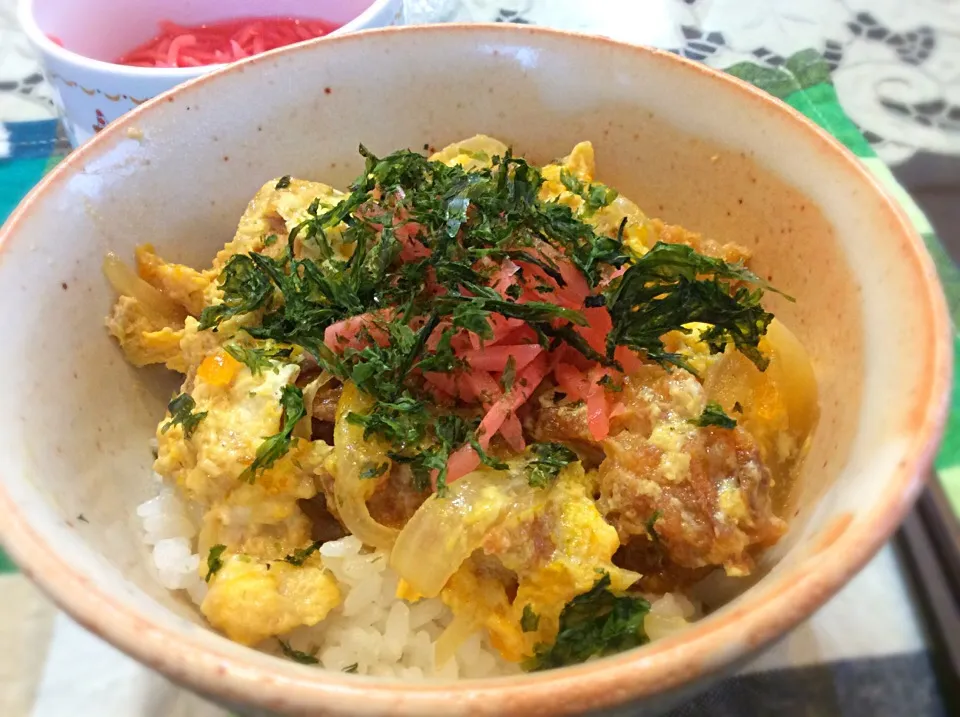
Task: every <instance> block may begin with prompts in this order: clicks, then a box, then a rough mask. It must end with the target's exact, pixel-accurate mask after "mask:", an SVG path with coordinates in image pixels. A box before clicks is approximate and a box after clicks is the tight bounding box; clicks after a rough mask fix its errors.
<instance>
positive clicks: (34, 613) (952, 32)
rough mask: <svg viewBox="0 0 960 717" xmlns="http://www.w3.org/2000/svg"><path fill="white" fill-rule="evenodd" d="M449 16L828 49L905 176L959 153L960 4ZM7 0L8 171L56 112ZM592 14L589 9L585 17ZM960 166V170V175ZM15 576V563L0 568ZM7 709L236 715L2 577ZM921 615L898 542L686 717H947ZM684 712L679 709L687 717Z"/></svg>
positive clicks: (531, 4)
mask: <svg viewBox="0 0 960 717" xmlns="http://www.w3.org/2000/svg"><path fill="white" fill-rule="evenodd" d="M411 4H412V5H422V4H431V5H438V4H439V5H444V6H446V7H445V9H444V10H443V13H444V15H445V17H446V18H447V19H457V20H468V21H493V20H495V21H499V22H528V23H536V24H543V25H550V26H554V27H560V28H567V29H576V30H586V31H591V32H597V33H600V34H605V35H608V36H611V37H614V38H617V39H622V40H629V41H632V42H641V43H646V44H652V45H656V46H659V47H664V48H669V49H673V50H675V51H677V52H679V53H681V54H683V55H685V56H687V57H690V58H692V59H696V60H701V61H704V62H707V63H709V64H711V65H715V66H719V67H728V66H730V65H733V64H735V63H736V62H739V61H742V60H750V61H752V62H755V63H760V64H766V65H769V66H771V67H777V66H779V65H780V64H782V63H783V61H784V58H786V57H787V56H789V55H790V54H791V53H793V52H795V51H797V50H800V49H804V48H811V47H812V48H815V49H817V50H819V51H820V52H821V53H822V54H823V55H824V56H825V57H826V59H827V60H828V62H829V63H830V65H831V69H832V70H833V80H834V83H835V84H836V87H837V90H838V93H839V96H840V99H841V102H842V104H843V106H844V109H845V110H846V112H847V113H848V114H849V116H850V117H851V118H852V119H853V120H854V121H855V122H856V123H857V125H858V126H859V127H860V128H861V130H862V131H863V133H864V135H865V136H866V137H867V139H868V140H869V142H870V143H871V145H872V146H873V147H874V149H875V150H876V152H877V153H878V154H879V155H880V157H881V158H882V159H884V160H885V161H886V162H887V163H889V164H891V165H893V166H894V167H896V166H898V165H903V164H904V163H906V162H908V161H910V160H911V158H914V157H915V156H916V155H918V154H935V155H938V156H944V157H948V158H953V157H960V3H957V2H951V0H911V2H909V3H904V2H901V1H900V0H873V1H870V0H860V1H859V2H858V1H857V0H807V1H805V2H802V3H800V2H796V1H795V0H642V1H641V0H593V2H591V3H589V4H588V3H583V2H580V1H577V0H494V1H490V0H445V2H439V3H437V2H436V0H432V1H431V0H411ZM14 5H15V0H0V121H2V122H3V123H4V124H0V161H3V157H10V156H13V155H15V154H16V147H15V146H14V145H17V139H16V137H12V136H11V130H10V128H11V127H12V126H14V125H13V124H12V123H14V122H18V121H28V120H42V119H51V118H53V117H54V110H53V105H52V102H51V100H50V90H49V87H48V86H47V85H46V84H45V82H44V81H43V77H42V75H41V74H40V73H39V68H38V67H37V65H36V62H35V60H34V58H33V57H32V55H31V53H30V52H29V50H28V48H27V46H26V43H25V41H24V38H23V36H22V35H21V34H20V32H19V30H18V29H17V28H16V24H15V21H14V16H13V15H14V13H13V6H14ZM587 8H589V10H588V9H587ZM957 166H960V165H957ZM0 567H2V566H0ZM0 645H3V646H4V648H5V649H4V650H2V651H0V714H2V715H4V716H7V715H9V716H10V717H19V716H21V715H23V716H26V715H31V716H33V717H60V715H64V716H65V715H70V716H71V717H84V716H87V715H89V716H90V717H93V716H94V715H96V716H100V715H117V716H118V717H127V716H129V717H146V716H147V715H151V716H153V715H155V716H157V717H175V716H179V717H223V716H224V715H226V713H225V712H224V711H223V710H221V709H220V708H217V707H215V706H213V705H210V704H208V703H206V702H204V701H202V700H200V699H199V698H197V697H195V696H193V695H191V694H189V693H187V692H185V691H183V690H181V689H179V688H177V687H175V686H173V685H171V684H170V683H169V682H167V681H166V680H165V679H164V678H162V677H160V676H158V675H156V674H155V673H152V672H150V671H149V670H146V669H145V668H143V667H141V666H140V665H138V664H137V663H135V662H133V661H131V660H129V659H128V658H126V657H124V656H123V655H121V654H119V653H118V652H117V651H115V650H114V649H113V648H111V647H109V646H107V645H106V644H104V643H102V642H100V641H99V640H97V639H96V638H94V637H92V636H90V635H89V634H87V633H86V632H85V631H84V630H82V629H81V628H80V627H78V626H77V625H75V624H74V623H73V622H72V621H71V620H69V619H68V618H67V617H66V616H64V615H63V614H61V613H58V612H57V611H56V610H55V609H54V608H53V607H52V606H51V605H49V603H47V602H46V601H45V600H44V599H43V598H42V597H41V596H39V595H38V594H37V592H36V590H35V589H34V588H33V587H32V586H31V585H30V584H29V583H27V581H26V580H25V579H23V578H22V577H20V576H16V575H0ZM943 692H944V688H943V683H941V682H939V681H938V679H937V677H936V670H935V669H934V659H933V657H932V656H931V652H930V650H929V641H928V639H927V636H926V635H925V627H924V624H923V621H922V619H921V617H920V615H919V614H918V612H917V611H916V609H915V608H914V600H913V598H912V595H911V589H910V586H909V583H908V582H907V580H906V579H905V578H904V575H903V572H902V569H901V566H900V563H899V559H898V556H897V555H896V553H895V552H894V550H893V548H891V547H887V548H885V549H884V550H883V551H881V553H880V554H879V555H878V556H877V558H876V559H875V560H874V561H873V562H872V563H871V564H870V565H869V566H868V567H867V568H866V569H865V570H864V571H863V572H862V573H861V574H860V575H859V576H858V577H857V578H855V579H854V580H853V582H851V583H850V585H848V586H847V587H846V588H845V589H844V590H843V591H842V592H841V593H840V594H839V595H838V596H836V597H835V598H834V599H833V600H832V601H831V602H830V603H828V605H827V606H826V607H824V608H823V609H822V610H821V611H820V612H819V613H817V614H816V615H815V616H814V617H813V618H811V619H810V620H809V621H807V622H806V623H805V624H804V625H802V626H801V627H799V628H798V629H797V630H795V631H794V632H793V633H792V634H790V635H789V636H788V637H786V638H785V639H784V640H783V641H781V643H780V644H778V645H777V646H775V647H774V648H773V649H771V650H770V651H768V652H767V653H766V654H764V655H763V656H761V657H760V658H759V659H757V660H756V661H754V662H753V663H752V664H751V665H750V666H748V667H747V668H746V669H745V670H744V671H743V672H742V673H741V675H739V676H738V677H737V678H734V679H732V680H728V681H726V682H724V683H723V684H722V685H721V687H720V688H718V689H715V690H713V691H711V692H710V693H708V694H707V695H705V696H704V697H703V698H701V699H700V700H698V701H697V702H695V703H694V704H692V705H690V706H688V707H687V708H685V709H684V710H682V711H681V712H682V714H684V715H700V714H705V713H707V714H715V715H731V716H733V715H737V716H739V715H753V714H768V713H774V712H777V713H780V714H781V715H784V716H789V715H801V714H802V715H808V714H818V715H890V716H891V717H892V716H899V715H911V717H914V716H916V717H920V716H922V715H947V714H957V712H955V711H953V710H952V709H951V707H950V706H949V705H948V704H947V702H946V699H947V698H946V697H945V696H944V694H943ZM678 714H680V713H678Z"/></svg>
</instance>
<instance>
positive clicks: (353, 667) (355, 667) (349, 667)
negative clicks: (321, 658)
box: [340, 662, 360, 675]
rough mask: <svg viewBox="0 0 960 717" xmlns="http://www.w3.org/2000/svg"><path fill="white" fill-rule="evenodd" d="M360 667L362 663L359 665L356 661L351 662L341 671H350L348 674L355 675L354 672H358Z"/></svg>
mask: <svg viewBox="0 0 960 717" xmlns="http://www.w3.org/2000/svg"><path fill="white" fill-rule="evenodd" d="M359 667H360V665H358V664H357V663H356V662H354V663H352V664H350V665H347V666H346V667H344V668H343V669H342V670H340V671H341V672H346V673H348V674H351V675H353V674H356V672H357V670H358V669H359Z"/></svg>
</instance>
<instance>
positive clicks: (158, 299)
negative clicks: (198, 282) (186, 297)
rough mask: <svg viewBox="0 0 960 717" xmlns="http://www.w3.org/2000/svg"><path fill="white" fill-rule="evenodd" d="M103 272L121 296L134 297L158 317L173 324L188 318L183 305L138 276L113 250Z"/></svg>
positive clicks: (108, 254) (106, 259)
mask: <svg viewBox="0 0 960 717" xmlns="http://www.w3.org/2000/svg"><path fill="white" fill-rule="evenodd" d="M103 273H104V275H105V276H106V277H107V281H109V282H110V285H111V286H112V287H113V289H114V291H116V292H117V293H118V294H120V295H121V296H131V297H133V298H134V299H136V300H137V301H139V302H140V304H141V305H143V306H144V308H146V309H147V311H149V312H150V313H151V314H154V315H155V316H156V317H157V318H160V319H164V320H167V322H168V323H171V324H173V323H177V322H182V321H183V320H184V319H185V318H186V315H187V312H186V310H185V309H184V308H183V307H182V306H180V305H179V304H177V303H176V302H175V301H173V300H171V299H169V298H167V297H166V296H164V294H163V292H161V291H160V290H159V289H157V288H156V287H155V286H152V285H151V284H149V283H147V282H146V281H144V280H143V279H141V278H140V277H139V276H137V274H136V272H135V271H134V270H133V269H131V268H130V267H129V266H127V265H126V264H124V263H123V262H122V261H121V260H120V257H118V256H117V255H116V254H114V253H113V252H112V251H111V252H107V255H106V256H105V257H104V258H103Z"/></svg>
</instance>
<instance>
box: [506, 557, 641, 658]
mask: <svg viewBox="0 0 960 717" xmlns="http://www.w3.org/2000/svg"><path fill="white" fill-rule="evenodd" d="M649 611H650V603H648V602H647V601H646V600H644V599H643V598H639V597H631V596H628V595H615V594H614V593H612V592H611V591H610V575H609V574H608V573H604V575H603V577H601V578H600V579H599V580H597V582H596V584H595V585H594V586H593V588H591V589H590V591H589V592H585V593H583V594H582V595H578V596H577V597H575V598H573V600H571V601H570V602H569V603H567V605H566V607H564V608H563V612H561V613H560V630H559V632H558V633H557V639H556V641H555V642H554V643H553V645H540V646H538V647H537V649H536V653H535V655H534V657H533V658H531V659H530V660H529V661H528V662H527V664H526V665H525V667H527V669H531V670H546V669H550V668H552V667H564V666H565V665H575V664H578V663H581V662H584V661H586V660H587V659H588V658H590V657H594V656H597V655H608V654H611V653H614V652H622V651H623V650H629V649H630V648H632V647H637V646H638V645H642V644H644V643H646V642H647V641H648V640H647V636H646V634H645V633H644V631H643V619H644V617H646V615H647V613H648V612H649Z"/></svg>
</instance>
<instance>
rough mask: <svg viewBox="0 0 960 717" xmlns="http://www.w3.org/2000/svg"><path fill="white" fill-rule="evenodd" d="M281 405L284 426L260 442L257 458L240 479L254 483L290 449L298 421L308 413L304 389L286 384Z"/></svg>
mask: <svg viewBox="0 0 960 717" xmlns="http://www.w3.org/2000/svg"><path fill="white" fill-rule="evenodd" d="M280 406H281V408H283V428H281V429H280V432H279V433H276V434H274V435H272V436H270V437H269V438H267V439H265V440H264V441H263V443H261V444H260V447H259V448H258V449H257V456H256V458H254V460H253V463H251V464H250V465H249V466H248V467H247V469H246V470H244V471H243V473H241V474H240V480H245V481H247V482H248V483H253V482H254V481H255V480H256V479H257V476H258V475H259V474H260V473H263V471H265V470H267V469H268V468H270V467H271V466H272V465H273V464H274V463H276V462H277V460H278V459H280V458H282V457H283V456H284V455H286V453H287V451H288V450H290V444H291V442H292V440H293V439H292V438H291V435H292V434H293V429H294V427H295V426H296V425H297V421H299V420H300V419H301V418H303V417H304V416H306V415H307V411H306V408H305V407H304V405H303V391H301V390H300V389H299V388H297V387H296V386H284V387H283V392H282V393H281V395H280Z"/></svg>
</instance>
